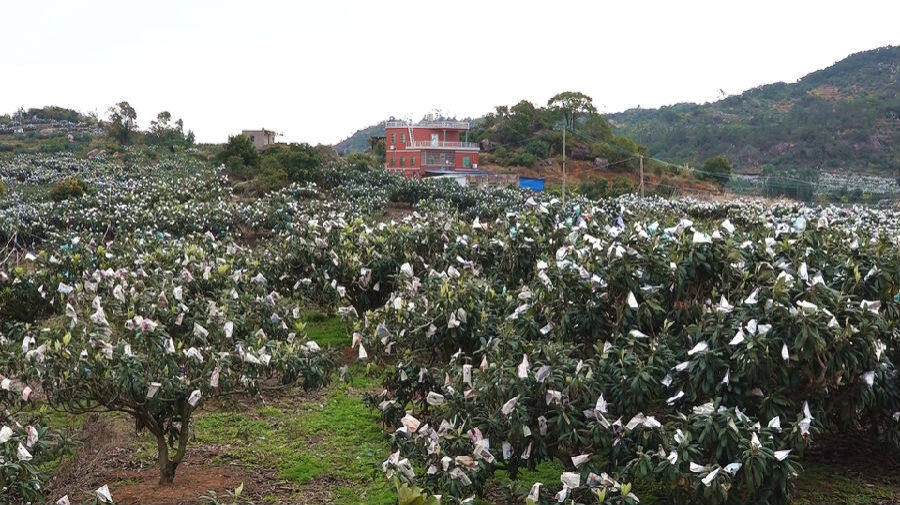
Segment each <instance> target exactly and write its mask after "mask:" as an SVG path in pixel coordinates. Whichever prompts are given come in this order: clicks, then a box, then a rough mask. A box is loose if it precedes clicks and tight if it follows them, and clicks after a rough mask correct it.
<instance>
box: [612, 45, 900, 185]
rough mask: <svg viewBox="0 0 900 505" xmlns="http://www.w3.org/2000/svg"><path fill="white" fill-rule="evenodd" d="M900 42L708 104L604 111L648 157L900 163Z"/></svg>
mask: <svg viewBox="0 0 900 505" xmlns="http://www.w3.org/2000/svg"><path fill="white" fill-rule="evenodd" d="M898 77H900V47H898V46H888V47H881V48H878V49H873V50H870V51H864V52H860V53H856V54H852V55H850V56H848V57H847V58H844V59H843V60H841V61H839V62H837V63H835V64H834V65H832V66H830V67H828V68H825V69H822V70H818V71H815V72H812V73H810V74H808V75H806V76H804V77H803V78H801V79H800V80H798V81H797V82H796V83H783V82H779V83H774V84H767V85H764V86H760V87H757V88H753V89H750V90H748V91H745V92H744V93H741V94H740V95H735V96H730V97H728V98H725V99H722V100H719V101H717V102H712V103H708V104H694V103H679V104H675V105H671V106H666V107H660V108H658V109H630V110H626V111H624V112H620V113H617V114H610V115H608V116H606V117H607V119H609V121H610V123H611V124H612V125H613V127H614V129H615V131H616V132H617V133H620V134H624V135H627V136H628V137H630V138H633V139H634V140H635V141H637V142H640V143H641V144H644V145H646V146H647V147H648V148H649V150H650V152H651V153H652V154H653V156H655V157H658V158H662V159H666V160H669V161H673V162H692V163H693V164H695V165H696V164H699V163H701V162H702V161H703V160H704V159H706V158H708V157H711V156H717V155H724V156H726V157H728V158H729V159H730V160H731V161H732V162H733V163H734V164H735V166H736V168H737V169H738V170H748V169H753V168H754V167H763V168H765V167H779V168H781V167H784V168H808V167H813V168H823V169H830V170H834V171H843V170H851V171H874V172H880V173H887V172H893V171H896V170H898V169H900V82H898Z"/></svg>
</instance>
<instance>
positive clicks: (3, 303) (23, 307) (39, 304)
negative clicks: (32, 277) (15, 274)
mask: <svg viewBox="0 0 900 505" xmlns="http://www.w3.org/2000/svg"><path fill="white" fill-rule="evenodd" d="M48 310H49V306H48V305H47V302H46V301H45V300H44V299H43V297H42V296H41V293H40V291H38V288H37V286H35V285H34V283H33V282H31V281H23V282H17V283H15V284H8V285H6V286H4V287H3V288H2V289H0V314H3V318H4V319H6V318H8V319H7V322H9V321H18V322H22V323H33V322H35V321H37V320H38V319H39V318H41V317H43V316H45V315H46V314H47V312H48Z"/></svg>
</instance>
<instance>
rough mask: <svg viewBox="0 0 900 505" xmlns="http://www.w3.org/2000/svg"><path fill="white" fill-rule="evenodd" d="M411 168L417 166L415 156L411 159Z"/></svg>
mask: <svg viewBox="0 0 900 505" xmlns="http://www.w3.org/2000/svg"><path fill="white" fill-rule="evenodd" d="M409 166H411V167H414V166H416V157H415V156H410V157H409Z"/></svg>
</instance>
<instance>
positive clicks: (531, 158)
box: [510, 149, 540, 167]
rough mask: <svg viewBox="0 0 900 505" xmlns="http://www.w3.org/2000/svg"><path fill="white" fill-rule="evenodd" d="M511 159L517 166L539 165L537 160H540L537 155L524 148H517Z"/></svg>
mask: <svg viewBox="0 0 900 505" xmlns="http://www.w3.org/2000/svg"><path fill="white" fill-rule="evenodd" d="M510 161H511V162H512V164H513V165H516V166H520V167H533V166H535V165H537V162H538V161H540V160H539V159H538V157H537V156H535V155H534V154H532V153H530V152H528V151H525V150H524V149H516V151H515V152H514V153H513V156H512V158H511V159H510Z"/></svg>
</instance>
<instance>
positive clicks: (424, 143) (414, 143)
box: [406, 140, 479, 151]
mask: <svg viewBox="0 0 900 505" xmlns="http://www.w3.org/2000/svg"><path fill="white" fill-rule="evenodd" d="M406 148H407V149H457V150H463V151H477V150H478V149H479V146H478V144H476V143H475V142H445V141H441V140H411V141H409V142H407V143H406Z"/></svg>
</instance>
